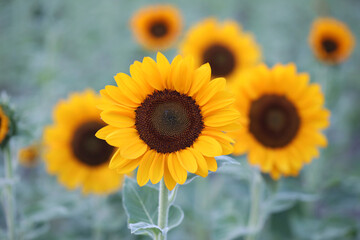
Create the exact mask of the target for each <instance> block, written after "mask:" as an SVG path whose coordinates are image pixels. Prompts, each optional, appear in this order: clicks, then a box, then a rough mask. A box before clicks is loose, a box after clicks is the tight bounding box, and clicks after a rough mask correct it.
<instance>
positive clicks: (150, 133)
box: [135, 89, 204, 153]
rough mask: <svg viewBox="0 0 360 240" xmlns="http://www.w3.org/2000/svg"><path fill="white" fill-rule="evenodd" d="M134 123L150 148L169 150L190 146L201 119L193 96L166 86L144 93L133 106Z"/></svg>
mask: <svg viewBox="0 0 360 240" xmlns="http://www.w3.org/2000/svg"><path fill="white" fill-rule="evenodd" d="M135 126H136V129H137V131H138V132H139V135H140V138H141V139H142V140H143V141H144V142H145V143H146V144H147V145H148V146H149V147H150V148H151V149H154V150H156V151H157V152H159V153H171V152H176V151H179V150H181V149H185V148H187V147H190V146H192V145H193V143H194V142H195V140H196V139H197V138H198V136H199V134H200V133H201V131H202V129H203V128H204V122H203V118H202V115H201V111H200V108H199V106H198V105H197V104H196V102H195V100H194V99H193V98H191V97H189V96H187V95H185V94H180V93H178V92H177V91H172V90H168V89H165V90H163V91H155V92H154V93H153V94H151V95H149V96H147V98H146V99H145V100H144V101H143V103H142V104H141V105H140V106H139V107H138V108H137V109H136V121H135Z"/></svg>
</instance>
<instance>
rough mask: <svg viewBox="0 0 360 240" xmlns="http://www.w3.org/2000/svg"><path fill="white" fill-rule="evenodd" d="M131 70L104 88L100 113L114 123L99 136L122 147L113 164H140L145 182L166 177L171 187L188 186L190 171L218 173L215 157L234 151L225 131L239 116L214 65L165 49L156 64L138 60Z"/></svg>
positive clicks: (127, 167) (121, 167)
mask: <svg viewBox="0 0 360 240" xmlns="http://www.w3.org/2000/svg"><path fill="white" fill-rule="evenodd" d="M130 74H131V76H128V75H126V74H124V73H118V74H117V75H116V76H115V81H116V83H117V85H118V86H106V87H105V89H103V90H101V92H100V93H101V95H102V98H103V103H102V104H101V105H100V106H99V107H100V108H101V109H102V110H103V111H102V113H101V117H102V119H103V120H104V122H106V123H107V124H109V125H108V126H106V127H104V128H102V129H101V130H100V131H99V132H97V134H96V136H97V137H99V138H101V139H105V140H106V141H107V142H108V143H109V144H110V145H112V146H115V147H118V148H119V149H118V150H117V151H116V153H115V154H114V156H113V158H112V159H111V162H110V166H109V167H110V168H112V169H116V171H117V172H119V173H126V172H130V171H133V170H134V169H135V168H137V167H138V166H139V168H138V172H137V181H138V184H139V185H140V186H143V185H145V184H146V183H147V182H148V181H149V179H150V181H151V182H152V183H153V184H155V183H157V182H159V181H160V180H161V179H162V177H164V180H165V184H166V186H167V188H168V189H169V190H172V189H173V188H174V187H175V185H176V183H179V184H183V183H184V182H185V181H186V179H187V172H191V173H195V174H198V175H200V176H202V177H206V176H207V175H208V170H210V171H216V169H217V163H216V160H215V158H214V157H215V156H220V155H223V154H230V153H231V152H232V150H233V147H232V145H231V142H232V139H231V138H230V137H228V135H227V134H225V133H224V132H223V131H224V130H232V129H235V128H236V127H238V123H237V122H236V120H237V119H238V118H239V113H238V111H236V110H235V109H234V108H233V107H232V104H233V102H234V99H233V98H232V97H231V96H230V94H229V93H228V92H227V91H226V90H225V87H226V81H225V79H224V78H216V79H214V80H212V81H210V78H211V69H210V65H209V64H204V65H202V66H201V67H199V68H196V67H195V64H194V61H193V59H192V58H190V57H186V58H182V57H181V56H177V57H175V59H174V60H173V62H172V63H171V64H170V63H169V62H168V60H167V59H166V58H165V57H164V56H163V55H162V54H161V53H158V55H157V62H155V61H154V60H153V59H151V58H149V57H145V58H144V60H143V62H135V63H134V64H133V65H131V66H130Z"/></svg>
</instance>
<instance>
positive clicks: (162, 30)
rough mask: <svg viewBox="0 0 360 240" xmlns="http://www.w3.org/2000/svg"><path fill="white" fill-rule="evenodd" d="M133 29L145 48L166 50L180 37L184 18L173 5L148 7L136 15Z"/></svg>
mask: <svg viewBox="0 0 360 240" xmlns="http://www.w3.org/2000/svg"><path fill="white" fill-rule="evenodd" d="M131 29H132V31H133V33H134V35H135V37H136V39H137V40H138V41H139V42H140V43H141V44H142V45H143V46H144V47H145V48H147V49H150V50H161V49H166V48H169V47H170V46H171V45H173V44H174V42H175V41H176V39H177V38H178V37H179V35H180V33H181V30H182V18H181V15H180V12H179V10H178V9H177V8H175V7H173V6H171V5H153V6H148V7H146V8H143V9H140V10H139V11H138V12H136V13H135V14H134V16H133V17H132V19H131Z"/></svg>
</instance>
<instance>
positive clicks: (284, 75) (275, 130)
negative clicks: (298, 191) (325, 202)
mask: <svg viewBox="0 0 360 240" xmlns="http://www.w3.org/2000/svg"><path fill="white" fill-rule="evenodd" d="M235 85H236V87H235V90H236V93H237V96H236V102H235V106H236V108H237V109H238V110H239V111H240V113H241V116H242V117H243V119H242V122H244V128H242V129H240V130H239V131H235V132H231V133H230V136H232V137H233V138H234V139H235V141H236V143H235V145H234V154H235V155H240V154H244V153H248V159H249V163H250V164H252V165H259V166H260V168H261V170H262V171H263V172H267V173H270V174H271V176H272V177H273V178H274V179H278V178H279V177H280V176H281V175H284V176H296V175H297V174H298V173H299V171H300V170H301V168H302V166H303V164H304V163H309V162H311V160H312V158H313V157H317V156H319V151H318V149H317V148H318V147H319V146H320V147H325V146H326V145H327V140H326V137H325V136H324V135H323V134H322V133H321V132H320V130H322V129H324V128H326V127H328V125H329V120H328V118H329V115H330V113H329V111H328V110H326V109H324V107H323V104H324V96H323V94H322V93H321V90H320V85H318V84H309V75H308V74H306V73H297V72H296V67H295V65H294V64H289V65H286V66H283V65H276V66H274V68H273V69H269V68H267V67H266V66H265V65H260V66H257V67H255V68H253V69H252V70H249V71H248V73H247V74H246V81H240V82H239V83H237V84H235Z"/></svg>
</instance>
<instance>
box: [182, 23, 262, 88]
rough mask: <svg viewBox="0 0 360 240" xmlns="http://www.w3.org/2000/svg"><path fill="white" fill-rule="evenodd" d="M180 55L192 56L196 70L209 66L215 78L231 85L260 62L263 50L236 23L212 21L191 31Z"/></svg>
mask: <svg viewBox="0 0 360 240" xmlns="http://www.w3.org/2000/svg"><path fill="white" fill-rule="evenodd" d="M180 52H181V54H183V55H185V56H186V55H192V56H193V57H194V58H195V64H196V65H197V66H200V65H201V64H204V63H209V64H210V66H211V72H212V77H213V78H215V77H225V78H226V80H227V81H228V83H231V82H232V81H233V79H236V78H238V77H239V74H240V73H241V72H242V70H244V69H247V68H249V67H252V66H254V65H255V64H257V63H259V61H260V60H261V51H260V48H259V46H258V44H257V43H256V42H255V40H254V38H253V36H252V35H251V34H249V33H244V32H243V31H242V29H241V26H240V25H239V24H237V23H236V22H234V21H226V22H224V23H219V22H218V21H217V20H216V19H213V18H209V19H206V20H204V21H202V22H200V23H199V24H197V25H195V26H194V27H193V28H192V29H190V31H189V32H188V33H187V36H186V38H185V39H184V41H183V42H182V44H181V46H180Z"/></svg>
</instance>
